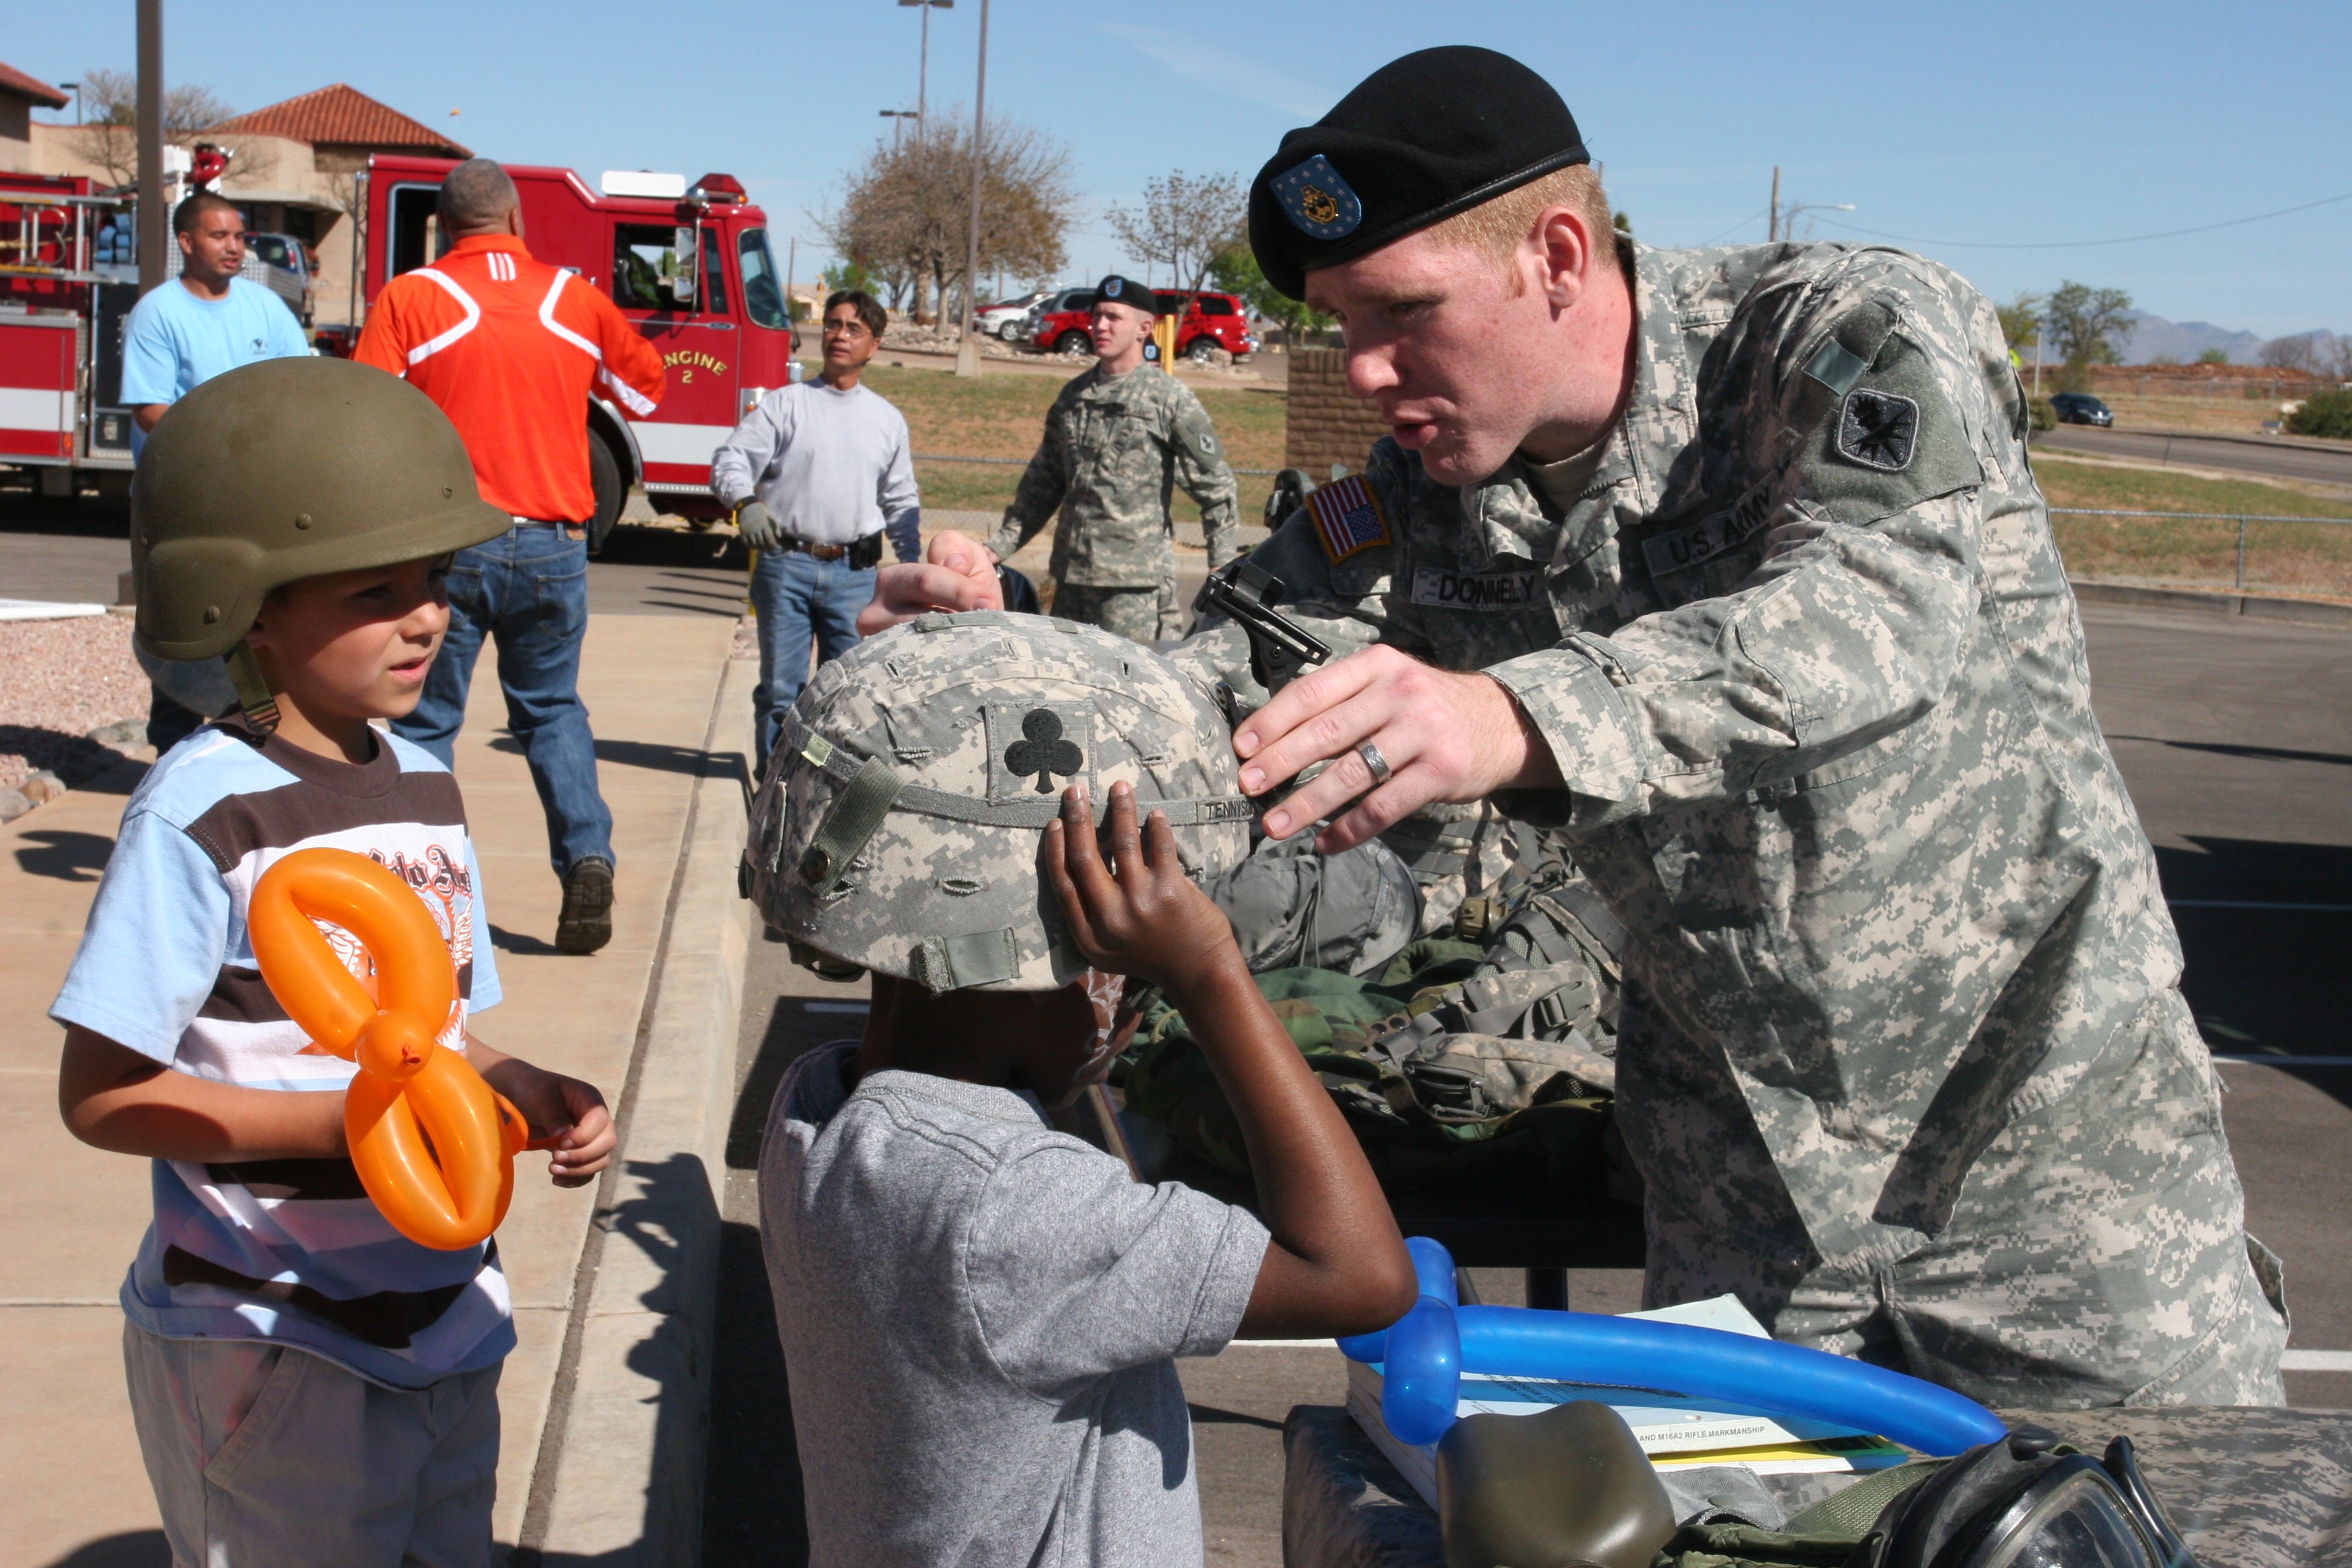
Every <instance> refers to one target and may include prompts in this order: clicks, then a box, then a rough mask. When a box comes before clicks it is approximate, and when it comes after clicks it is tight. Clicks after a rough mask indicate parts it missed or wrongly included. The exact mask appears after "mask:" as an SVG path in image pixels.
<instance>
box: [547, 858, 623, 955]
mask: <svg viewBox="0 0 2352 1568" xmlns="http://www.w3.org/2000/svg"><path fill="white" fill-rule="evenodd" d="M612 940H613V863H612V862H611V861H610V860H606V859H604V858H601V857H597V856H591V857H590V858H587V859H585V860H581V861H576V862H574V863H573V865H572V869H570V870H569V871H566V872H565V873H563V912H562V914H560V915H558V916H556V917H555V951H556V952H595V951H596V950H597V949H598V948H600V947H602V946H604V944H605V943H606V942H610V941H612Z"/></svg>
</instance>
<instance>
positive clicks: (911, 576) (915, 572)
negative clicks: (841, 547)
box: [857, 529, 1004, 637]
mask: <svg viewBox="0 0 2352 1568" xmlns="http://www.w3.org/2000/svg"><path fill="white" fill-rule="evenodd" d="M1003 608H1004V590H1003V587H1002V586H1001V585H1000V584H999V583H998V581H997V576H996V562H995V560H994V559H993V558H992V556H990V554H989V553H988V551H987V549H986V548H985V547H984V546H982V544H981V542H979V541H978V540H976V539H974V538H972V537H971V535H970V534H967V533H958V532H956V531H954V530H953V529H946V530H943V531H940V532H939V533H935V534H933V535H932V536H931V542H930V545H929V548H927V549H926V550H925V551H924V552H923V559H922V560H921V561H919V562H916V561H905V562H893V563H890V564H889V565H887V566H885V567H883V568H882V569H881V570H880V571H878V572H877V573H876V574H874V602H873V603H872V604H870V605H866V607H865V608H864V609H862V610H860V611H858V612H857V635H858V636H859V637H872V636H873V635H874V634H875V633H877V632H883V631H887V630H889V629H890V628H891V627H892V626H898V625H899V624H900V623H901V622H904V621H911V620H913V619H914V618H915V617H916V616H921V615H928V614H929V613H930V612H931V611H933V610H950V611H954V610H1001V609H1003Z"/></svg>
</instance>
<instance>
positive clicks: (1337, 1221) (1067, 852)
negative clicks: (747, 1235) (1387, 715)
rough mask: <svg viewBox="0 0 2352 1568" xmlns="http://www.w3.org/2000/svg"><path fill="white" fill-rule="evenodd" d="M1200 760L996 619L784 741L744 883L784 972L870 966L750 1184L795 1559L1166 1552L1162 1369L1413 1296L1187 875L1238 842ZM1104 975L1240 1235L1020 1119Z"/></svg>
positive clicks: (1185, 725) (1041, 1093)
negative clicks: (1227, 1176)
mask: <svg viewBox="0 0 2352 1568" xmlns="http://www.w3.org/2000/svg"><path fill="white" fill-rule="evenodd" d="M1223 734H1224V726H1223V722H1222V721H1221V720H1220V719H1219V717H1218V715H1217V713H1216V710H1215V709H1214V708H1213V706H1212V705H1210V704H1209V702H1208V701H1207V700H1206V699H1205V697H1204V696H1203V695H1202V693H1201V692H1200V691H1199V690H1198V689H1196V688H1194V687H1192V685H1191V684H1190V683H1189V682H1188V681H1187V680H1186V679H1184V678H1183V677H1182V676H1181V675H1180V674H1178V673H1177V671H1176V670H1175V668H1174V667H1173V666H1171V665H1169V664H1168V663H1167V662H1166V661H1165V660H1163V659H1160V658H1158V657H1157V656H1156V655H1153V654H1150V653H1149V652H1145V651H1143V650H1141V649H1139V648H1138V647H1136V646H1135V645H1134V644H1132V643H1129V642H1126V641H1124V640H1123V639H1120V638H1117V637H1111V636H1110V635H1109V634H1108V633H1103V632H1100V631H1097V630H1096V629H1094V628H1092V627H1080V626H1072V625H1071V624H1070V623H1067V622H1055V621H1049V620H1045V619H1042V618H1039V617H1034V616H1006V615H1003V614H1002V613H998V612H980V613H977V614H973V615H966V616H927V617H925V618H924V620H923V621H921V622H919V623H916V624H914V625H910V626H905V627H901V628H899V629H898V630H895V631H892V632H889V633H887V634H885V635H884V636H882V637H877V638H875V639H872V640H870V641H868V642H866V643H865V644H863V645H861V646H860V647H858V648H856V650H854V651H853V652H852V653H851V654H850V655H848V656H847V657H846V658H844V659H842V660H840V661H838V662H836V663H835V664H833V665H829V666H827V667H825V668H824V669H822V670H820V671H819V673H818V675H817V677H816V679H815V680H814V681H813V682H812V683H811V685H810V687H809V689H808V690H807V692H806V693H805V694H804V695H803V699H802V700H801V702H800V704H799V705H798V706H797V707H796V708H795V709H794V710H793V713H792V714H791V716H790V718H789V720H788V721H787V722H786V725H785V727H784V731H783V734H782V739H781V743H780V745H779V748H778V750H779V752H781V753H782V760H781V762H780V763H779V765H778V766H777V767H776V768H775V769H774V770H773V771H772V774H771V776H770V778H769V780H768V782H767V784H766V785H765V786H764V788H763V790H762V792H761V799H760V801H759V802H758V803H757V804H756V805H755V807H754V812H753V816H754V822H753V833H752V842H751V847H750V848H749V850H748V851H747V856H746V865H747V873H748V876H749V878H750V882H751V891H752V893H753V895H754V896H755V897H757V898H758V899H759V900H760V902H761V907H762V910H763V911H764V912H765V913H766V915H767V917H768V919H769V921H770V922H771V923H772V924H773V925H774V926H776V927H778V928H779V929H781V930H782V931H783V932H784V933H786V935H787V936H788V937H790V938H791V939H792V940H793V944H794V947H795V950H796V954H797V955H798V956H801V957H803V959H806V960H809V961H812V962H825V963H829V964H830V965H831V966H833V967H834V968H835V971H836V972H837V970H838V967H839V966H841V965H855V966H862V967H865V968H867V969H870V970H872V971H873V972H874V1002H873V1010H872V1013H871V1014H870V1016H869V1017H868V1021H867V1024H866V1034H865V1037H864V1039H863V1040H862V1041H859V1042H856V1043H855V1044H851V1043H848V1042H845V1043H843V1044H840V1045H835V1046H829V1047H824V1048H822V1049H820V1050H817V1051H814V1052H811V1053H810V1054H809V1055H807V1056H805V1057H803V1058H802V1059H801V1060H800V1061H798V1062H797V1063H795V1064H794V1065H793V1068H791V1070H790V1071H789V1072H788V1073H787V1074H786V1075H785V1078H784V1080H783V1082H782V1085H781V1086H779V1088H778V1090H777V1094H776V1100H775V1104H774V1108H773V1110H772V1112H771V1114H770V1119H769V1124H768V1132H767V1142H766V1146H765V1148H764V1149H763V1150H762V1152H761V1161H760V1193H761V1235H762V1238H763V1243H764V1247H765V1251H766V1255H767V1262H768V1272H769V1278H770V1281H771V1284H772V1288H773V1291H774V1296H775V1303H776V1316H777V1323H778V1329H779V1331H780V1333H781V1334H782V1341H783V1348H784V1356H785V1361H786V1363H787V1364H788V1366H789V1369H790V1371H791V1374H792V1385H793V1425H794V1427H795V1429H796V1431H797V1434H798V1436H799V1447H800V1454H801V1465H802V1475H803V1486H804V1489H805V1495H806V1498H807V1508H808V1528H809V1544H810V1556H809V1561H810V1562H811V1563H812V1564H814V1565H816V1568H824V1565H827V1564H859V1565H868V1564H897V1563H904V1564H908V1565H923V1568H929V1565H930V1564H936V1563H961V1564H972V1565H975V1568H978V1565H982V1564H997V1563H1002V1564H1006V1565H1008V1568H1016V1565H1023V1564H1031V1563H1040V1564H1043V1563H1055V1564H1072V1565H1076V1564H1123V1563H1135V1564H1144V1563H1150V1564H1154V1565H1160V1564H1169V1563H1199V1562H1200V1561H1201V1558H1202V1542H1201V1521H1200V1504H1199V1498H1198V1495H1197V1492H1196V1490H1195V1488H1194V1482H1193V1474H1192V1426H1191V1421H1190V1419H1189V1417H1188V1415H1187V1414H1186V1411H1185V1405H1184V1394H1183V1390H1182V1388H1181V1385H1180V1384H1179V1383H1178V1381H1177V1377H1176V1369H1175V1364H1174V1362H1173V1360H1172V1358H1173V1357H1175V1356H1179V1355H1209V1354H1213V1353H1215V1352H1217V1351H1219V1350H1221V1349H1222V1348H1223V1346H1224V1345H1225V1343H1226V1342H1228V1341H1229V1340H1231V1339H1233V1338H1234V1337H1235V1336H1236V1335H1237V1334H1238V1335H1240V1336H1242V1337H1262V1338H1279V1337H1286V1336H1292V1335H1309V1334H1314V1335H1320V1334H1337V1333H1349V1332H1360V1331H1367V1330H1370V1329H1374V1328H1379V1327H1382V1326H1385V1325H1386V1324H1388V1323H1390V1322H1392V1321H1395V1320H1396V1319H1397V1318H1398V1317H1399V1316H1401V1315H1402V1313H1403V1311H1404V1310H1405V1309H1406V1308H1408V1307H1409V1306H1411V1304H1412V1299H1413V1294H1414V1283H1413V1274H1412V1264H1411V1262H1410V1260H1409V1258H1407V1256H1406V1253H1405V1250H1404V1246H1403V1243H1402V1239H1401V1238H1400V1237H1398V1234H1397V1229H1396V1226H1395V1222H1394V1220H1393V1219H1392V1218H1391V1215H1390V1213H1389V1209H1388V1205H1387V1203H1386V1201H1385V1200H1384V1199H1383V1198H1382V1197H1381V1193H1380V1190H1379V1188H1378V1186H1377V1185H1376V1184H1375V1183H1374V1181H1373V1179H1372V1175H1371V1172H1370V1167H1369V1166H1368V1165H1367V1164H1366V1163H1365V1162H1364V1158H1363V1154H1362V1152H1361V1151H1360V1149H1359V1147H1358V1146H1357V1143H1356V1141H1355V1139H1354V1137H1353V1135H1352V1134H1351V1133H1350V1132H1349V1130H1348V1128H1347V1125H1346V1123H1345V1122H1344V1121H1342V1120H1341V1119H1340V1117H1339V1112H1338V1110H1336V1109H1335V1108H1334V1106H1333V1105H1332V1103H1331V1100H1330V1097H1329V1096H1328V1094H1327V1093H1326V1092H1325V1091H1324V1089H1323V1088H1322V1086H1321V1085H1320V1084H1319V1083H1318V1082H1317V1080H1316V1079H1315V1078H1314V1076H1313V1075H1312V1074H1311V1073H1310V1072H1309V1071H1308V1070H1307V1066H1306V1063H1305V1062H1304V1060H1303V1059H1302V1058H1300V1056H1299V1054H1298V1052H1297V1048H1296V1047H1294V1046H1293V1045H1292V1044H1291V1042H1290V1039H1289V1037H1288V1036H1287V1035H1286V1033H1285V1032H1284V1030H1283V1028H1282V1026H1281V1025H1280V1024H1279V1023H1278V1022H1277V1021H1276V1018H1275V1017H1274V1016H1273V1013H1272V1012H1271V1010H1270V1009H1268V1007H1267V1006H1266V1005H1265V1000H1264V999H1263V998H1262V997H1261V996H1260V994H1259V993H1258V991H1257V988H1256V986H1255V984H1254V983H1253V981H1252V980H1251V978H1250V974H1249V972H1248V970H1247V969H1246V968H1245V967H1244V964H1243V963H1242V958H1241V953H1240V951H1239V949H1238V948H1237V946H1236V945H1235V943H1234V937H1233V933H1232V930H1231V928H1230V927H1229V926H1228V925H1227V924H1226V922H1225V920H1224V917H1223V915H1222V914H1220V913H1219V912H1218V911H1217V910H1216V908H1215V906H1214V905H1213V904H1212V903H1211V902H1210V901H1209V900H1208V899H1207V898H1206V897H1205V896H1204V895H1202V892H1201V891H1200V889H1198V888H1197V887H1196V886H1194V879H1196V878H1198V877H1200V876H1202V875H1204V874H1210V873H1213V872H1215V871H1217V870H1222V869H1224V868H1229V867H1230V866H1232V865H1233V864H1234V862H1236V861H1237V860H1238V859H1239V858H1240V856H1241V854H1242V852H1243V850H1244V848H1245V847H1246V839H1247V836H1246V831H1245V827H1244V824H1245V822H1246V812H1247V809H1248V808H1247V806H1246V804H1245V803H1244V802H1243V801H1242V798H1241V797H1240V795H1238V792H1237V791H1236V789H1235V787H1234V778H1233V773H1234V762H1233V756H1232V751H1231V749H1230V747H1229V746H1228V745H1227V744H1226V743H1225V742H1224V740H1223ZM1057 779H1058V780H1059V781H1061V782H1064V783H1066V784H1069V785H1070V786H1071V787H1069V788H1067V789H1066V790H1064V791H1063V792H1062V793H1061V798H1060V800H1059V801H1058V803H1057V802H1056V800H1055V792H1054V789H1053V785H1054V783H1055V781H1056V780H1057ZM1087 784H1092V785H1093V786H1094V788H1095V789H1097V790H1099V791H1105V792H1107V794H1108V801H1109V810H1108V818H1107V821H1106V822H1105V823H1104V824H1103V826H1102V828H1101V830H1100V832H1101V834H1102V836H1103V837H1107V839H1108V858H1106V855H1105V853H1104V849H1103V847H1102V846H1101V845H1100V844H1098V829H1097V822H1096V818H1095V816H1094V815H1093V812H1092V809H1091V807H1090V805H1089V798H1088V791H1087V788H1086V787H1085V786H1086V785H1087ZM1139 807H1141V808H1144V809H1147V810H1149V813H1150V816H1149V820H1148V821H1147V822H1145V823H1143V824H1141V825H1139V822H1138V815H1139ZM1119 976H1135V977H1137V978H1139V979H1141V980H1145V981H1148V982H1150V984H1155V985H1158V986H1160V987H1161V988H1163V989H1164V990H1165V991H1166V992H1167V994H1169V995H1170V997H1171V999H1172V1000H1174V1001H1175V1002H1176V1003H1177V1005H1179V1006H1180V1007H1181V1008H1182V1010H1183V1012H1184V1016H1185V1017H1186V1019H1187V1020H1188V1022H1189V1023H1190V1024H1191V1026H1192V1030H1193V1033H1194V1035H1195V1037H1197V1038H1198V1039H1199V1040H1200V1041H1201V1043H1202V1047H1203V1049H1204V1051H1205V1052H1206V1053H1207V1055H1208V1056H1209V1058H1210V1060H1211V1061H1212V1063H1213V1065H1214V1067H1215V1068H1216V1071H1217V1073H1218V1076H1219V1078H1220V1079H1221V1080H1222V1081H1223V1086H1224V1088H1225V1090H1226V1093H1227V1096H1228V1098H1229V1099H1230V1100H1231V1101H1232V1103H1233V1105H1234V1111H1235V1114H1236V1116H1237V1118H1238V1119H1239V1121H1240V1122H1241V1127H1242V1132H1243V1136H1244V1139H1245V1141H1246V1142H1247V1144H1248V1147H1249V1151H1250V1155H1251V1160H1252V1164H1253V1168H1254V1169H1255V1172H1256V1173H1257V1178H1258V1191H1259V1194H1260V1197H1261V1206H1262V1209H1263V1212H1264V1214H1265V1221H1264V1223H1261V1222H1260V1221H1259V1220H1258V1219H1257V1218H1255V1217H1254V1216H1253V1215H1250V1214H1249V1213H1248V1212H1247V1211H1245V1210H1243V1209H1239V1208H1236V1207H1234V1206H1232V1205H1226V1204H1223V1203H1219V1202H1217V1201H1215V1200H1214V1199H1212V1198H1210V1197H1208V1196H1207V1195H1205V1194H1201V1193H1197V1192H1194V1191H1192V1190H1191V1189H1189V1188H1186V1187H1183V1186H1181V1185H1177V1184H1165V1185H1160V1186H1156V1187H1153V1186H1145V1185H1142V1184H1139V1183H1137V1182H1136V1181H1135V1180H1134V1179H1133V1177H1132V1176H1131V1175H1130V1174H1129V1172H1128V1169H1127V1167H1126V1166H1125V1165H1124V1164H1122V1163H1120V1162H1119V1161H1118V1160H1116V1159H1114V1158H1113V1157H1112V1156H1110V1155H1108V1154H1106V1153H1104V1152H1101V1151H1099V1150H1097V1149H1095V1148H1093V1147H1091V1146H1090V1145H1088V1144H1086V1143H1084V1142H1079V1141H1078V1140H1077V1139H1075V1138H1071V1137H1067V1136H1066V1135H1064V1134H1062V1133H1059V1132H1056V1131H1054V1130H1053V1128H1052V1126H1051V1125H1050V1124H1049V1122H1048V1121H1047V1109H1048V1108H1058V1107H1060V1106H1064V1105H1067V1104H1069V1103H1071V1102H1073V1101H1074V1100H1076V1098H1077V1097H1078V1096H1079V1095H1081V1094H1083V1093H1085V1092H1087V1089H1089V1088H1090V1087H1091V1086H1092V1085H1094V1084H1096V1083H1097V1082H1098V1081H1099V1080H1100V1079H1101V1076H1102V1074H1103V1072H1104V1071H1105V1070H1106V1068H1108V1061H1109V1057H1110V1054H1111V1052H1110V1043H1111V1039H1112V1030H1111V1028H1110V1021H1111V1019H1110V1015H1111V1012H1112V1009H1113V1007H1114V1005H1115V1002H1114V998H1115V997H1116V995H1117V993H1118V986H1119V984H1120V982H1119V980H1118V977H1119Z"/></svg>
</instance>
